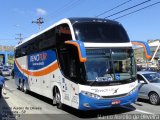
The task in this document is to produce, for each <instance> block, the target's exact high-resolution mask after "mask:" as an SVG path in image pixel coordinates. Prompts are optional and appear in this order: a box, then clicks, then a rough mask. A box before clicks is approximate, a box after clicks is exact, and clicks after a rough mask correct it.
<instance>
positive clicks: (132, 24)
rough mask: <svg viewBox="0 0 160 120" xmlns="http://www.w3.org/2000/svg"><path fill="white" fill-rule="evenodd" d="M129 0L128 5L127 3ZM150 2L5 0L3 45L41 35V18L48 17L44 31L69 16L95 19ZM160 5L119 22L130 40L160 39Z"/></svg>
mask: <svg viewBox="0 0 160 120" xmlns="http://www.w3.org/2000/svg"><path fill="white" fill-rule="evenodd" d="M127 1H128V2H127ZM144 1H147V0H1V2H0V45H8V46H10V45H17V44H18V40H17V39H16V38H18V37H19V35H18V34H19V33H21V34H22V38H27V37H29V36H31V35H32V34H35V33H38V32H39V28H38V25H37V24H35V23H32V21H35V20H37V19H38V18H39V17H43V18H44V23H43V24H42V29H41V30H43V29H46V28H47V27H49V26H51V25H52V24H54V23H55V22H58V21H59V20H61V19H63V18H67V17H95V16H97V15H99V14H101V13H103V12H105V11H108V10H111V9H112V8H114V7H116V6H118V5H120V4H122V3H124V2H126V4H124V5H122V6H120V7H118V8H117V9H114V10H111V11H109V12H107V13H105V14H103V15H101V16H99V18H104V17H107V16H110V15H112V14H114V13H117V12H119V11H122V10H124V9H127V8H129V7H132V6H134V5H137V4H139V3H142V2H144ZM156 2H160V0H148V2H146V3H145V4H142V5H140V6H138V7H135V8H133V9H129V10H128V11H124V12H121V13H120V14H116V15H114V16H111V17H109V18H107V19H111V20H112V19H115V18H117V17H120V16H122V15H124V14H127V13H129V12H133V11H135V10H138V9H141V8H143V7H145V6H148V5H151V4H153V3H156ZM159 12H160V4H156V5H154V6H152V7H149V8H146V9H144V10H142V11H139V12H136V13H134V14H130V15H128V16H126V17H122V18H119V19H116V21H118V22H120V23H121V24H122V25H123V26H124V28H125V29H126V31H127V33H128V36H129V38H130V40H132V41H134V40H139V41H147V40H150V39H153V40H154V39H160V13H159Z"/></svg>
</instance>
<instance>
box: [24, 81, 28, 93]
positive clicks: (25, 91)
mask: <svg viewBox="0 0 160 120" xmlns="http://www.w3.org/2000/svg"><path fill="white" fill-rule="evenodd" d="M23 92H24V93H26V94H27V93H28V90H27V86H26V84H25V83H24V82H23Z"/></svg>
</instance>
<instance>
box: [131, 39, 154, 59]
mask: <svg viewBox="0 0 160 120" xmlns="http://www.w3.org/2000/svg"><path fill="white" fill-rule="evenodd" d="M131 43H132V44H133V45H138V46H142V47H143V48H144V52H145V56H146V59H148V60H150V59H151V53H150V46H149V45H148V43H147V42H144V41H131Z"/></svg>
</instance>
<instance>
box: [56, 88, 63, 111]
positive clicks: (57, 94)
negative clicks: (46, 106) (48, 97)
mask: <svg viewBox="0 0 160 120" xmlns="http://www.w3.org/2000/svg"><path fill="white" fill-rule="evenodd" d="M55 99H56V105H57V108H58V109H62V108H63V104H62V102H61V94H60V92H59V90H57V91H56V95H55Z"/></svg>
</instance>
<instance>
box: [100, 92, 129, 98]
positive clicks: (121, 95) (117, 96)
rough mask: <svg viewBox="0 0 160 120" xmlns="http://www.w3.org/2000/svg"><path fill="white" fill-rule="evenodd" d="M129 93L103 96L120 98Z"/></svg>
mask: <svg viewBox="0 0 160 120" xmlns="http://www.w3.org/2000/svg"><path fill="white" fill-rule="evenodd" d="M127 94H128V93H125V94H120V95H112V96H102V97H103V98H104V99H111V98H119V97H124V96H126V95H127Z"/></svg>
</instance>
